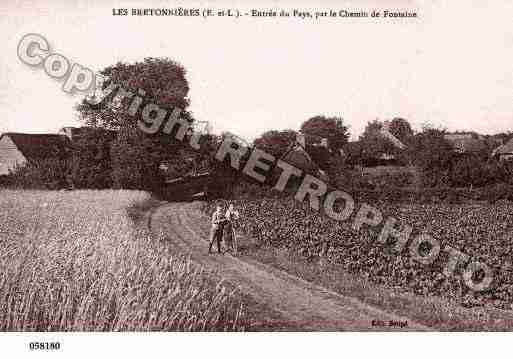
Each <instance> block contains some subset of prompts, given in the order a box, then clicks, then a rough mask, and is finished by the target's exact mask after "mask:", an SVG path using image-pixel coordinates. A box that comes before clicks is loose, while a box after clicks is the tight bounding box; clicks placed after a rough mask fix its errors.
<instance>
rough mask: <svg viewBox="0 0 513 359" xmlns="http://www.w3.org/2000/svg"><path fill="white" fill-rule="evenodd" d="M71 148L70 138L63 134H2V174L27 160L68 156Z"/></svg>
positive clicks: (0, 141) (0, 159) (0, 151)
mask: <svg viewBox="0 0 513 359" xmlns="http://www.w3.org/2000/svg"><path fill="white" fill-rule="evenodd" d="M70 149H71V143H70V140H69V139H68V137H66V136H62V135H57V134H26V133H13V132H8V133H4V134H2V135H1V136H0V175H7V174H9V171H11V170H13V169H14V168H15V167H16V166H23V165H25V164H26V163H27V162H31V161H38V160H41V159H48V158H66V157H67V156H68V155H69V151H70Z"/></svg>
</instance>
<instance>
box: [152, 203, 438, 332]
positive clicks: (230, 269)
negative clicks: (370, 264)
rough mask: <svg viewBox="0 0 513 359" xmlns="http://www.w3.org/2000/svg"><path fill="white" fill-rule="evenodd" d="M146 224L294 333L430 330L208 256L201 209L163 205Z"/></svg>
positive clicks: (257, 266)
mask: <svg viewBox="0 0 513 359" xmlns="http://www.w3.org/2000/svg"><path fill="white" fill-rule="evenodd" d="M148 223H149V227H150V229H151V231H152V232H154V233H155V234H160V233H162V235H164V236H165V237H166V238H167V239H168V240H169V241H170V244H171V245H174V246H176V247H177V248H179V249H180V250H181V251H184V252H186V253H188V254H190V255H191V257H192V258H193V260H195V261H196V262H199V263H201V264H202V265H203V266H205V267H206V268H208V269H212V270H216V271H218V272H219V273H220V275H221V276H222V277H223V278H225V279H226V280H227V281H229V282H230V283H232V284H234V285H236V286H238V287H239V288H240V290H241V291H242V292H243V293H245V294H246V295H249V296H251V298H252V299H253V300H255V302H257V303H260V304H262V305H265V306H266V307H269V308H272V309H273V310H276V311H277V312H278V313H279V314H280V316H281V317H283V318H285V320H286V321H287V323H289V324H290V327H294V328H301V330H305V331H308V330H316V331H317V330H319V331H322V330H324V331H333V330H337V331H339V330H351V331H369V330H380V331H383V330H391V331H406V330H408V331H419V330H429V328H427V327H425V326H422V325H420V324H418V323H415V322H413V321H411V320H409V319H408V318H404V317H400V316H397V315H395V314H392V313H386V312H384V311H381V310H379V309H377V308H373V307H371V306H369V305H366V304H363V303H362V302H360V301H358V300H356V299H354V298H350V297H346V296H342V295H339V294H337V293H335V292H332V291H330V290H328V289H326V288H323V287H320V286H317V285H314V284H311V283H309V282H306V281H304V280H302V279H299V278H297V277H294V276H292V275H290V274H288V273H285V272H283V271H280V270H278V269H276V268H272V267H270V266H268V265H265V264H262V263H258V262H256V261H254V260H251V259H248V258H244V257H243V256H241V257H233V256H231V255H229V254H225V255H219V254H212V255H208V254H207V249H208V242H207V238H208V234H209V231H210V228H209V221H208V218H206V217H205V216H204V215H203V214H202V213H200V211H199V210H198V207H197V205H194V204H184V203H169V204H165V205H163V206H161V207H159V208H157V209H156V210H154V211H153V212H152V214H151V216H150V218H149V222H148ZM373 321H374V323H375V324H376V322H377V321H380V322H381V326H373ZM390 321H394V322H397V323H405V322H407V327H404V328H401V327H400V326H399V325H396V326H392V327H390V326H389V323H390ZM383 324H385V326H382V325H383Z"/></svg>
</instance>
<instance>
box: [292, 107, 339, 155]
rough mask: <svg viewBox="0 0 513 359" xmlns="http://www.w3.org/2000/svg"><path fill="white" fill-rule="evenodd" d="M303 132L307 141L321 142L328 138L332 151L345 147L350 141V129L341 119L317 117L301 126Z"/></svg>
mask: <svg viewBox="0 0 513 359" xmlns="http://www.w3.org/2000/svg"><path fill="white" fill-rule="evenodd" d="M301 132H302V133H304V134H305V137H306V139H307V141H309V140H313V141H315V142H319V141H320V139H321V138H326V139H327V140H328V144H329V147H330V149H331V150H333V151H337V152H338V150H339V149H341V148H343V147H344V145H345V144H347V142H348V140H349V127H348V126H346V125H344V120H343V119H342V118H340V117H326V116H322V115H320V116H315V117H312V118H310V119H308V120H306V121H305V122H304V123H303V124H302V125H301Z"/></svg>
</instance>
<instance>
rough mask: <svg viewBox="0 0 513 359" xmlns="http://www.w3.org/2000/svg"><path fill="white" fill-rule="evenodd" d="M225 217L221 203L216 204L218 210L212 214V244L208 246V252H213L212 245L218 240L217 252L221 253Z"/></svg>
mask: <svg viewBox="0 0 513 359" xmlns="http://www.w3.org/2000/svg"><path fill="white" fill-rule="evenodd" d="M225 221H226V220H225V218H224V216H223V211H222V208H221V205H219V204H218V205H217V206H216V211H215V212H214V214H213V215H212V231H211V232H210V245H209V246H208V254H210V253H212V246H213V245H214V242H217V253H219V254H220V253H221V241H222V240H223V230H224V224H225Z"/></svg>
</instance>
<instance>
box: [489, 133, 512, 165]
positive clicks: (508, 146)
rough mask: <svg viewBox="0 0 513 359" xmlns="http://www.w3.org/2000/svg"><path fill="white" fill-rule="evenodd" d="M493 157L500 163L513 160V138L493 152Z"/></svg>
mask: <svg viewBox="0 0 513 359" xmlns="http://www.w3.org/2000/svg"><path fill="white" fill-rule="evenodd" d="M492 157H494V158H497V159H498V160H499V161H509V160H513V138H512V139H511V140H509V141H508V142H507V143H505V144H504V145H502V146H499V147H497V148H496V149H495V150H494V151H493V152H492Z"/></svg>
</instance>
